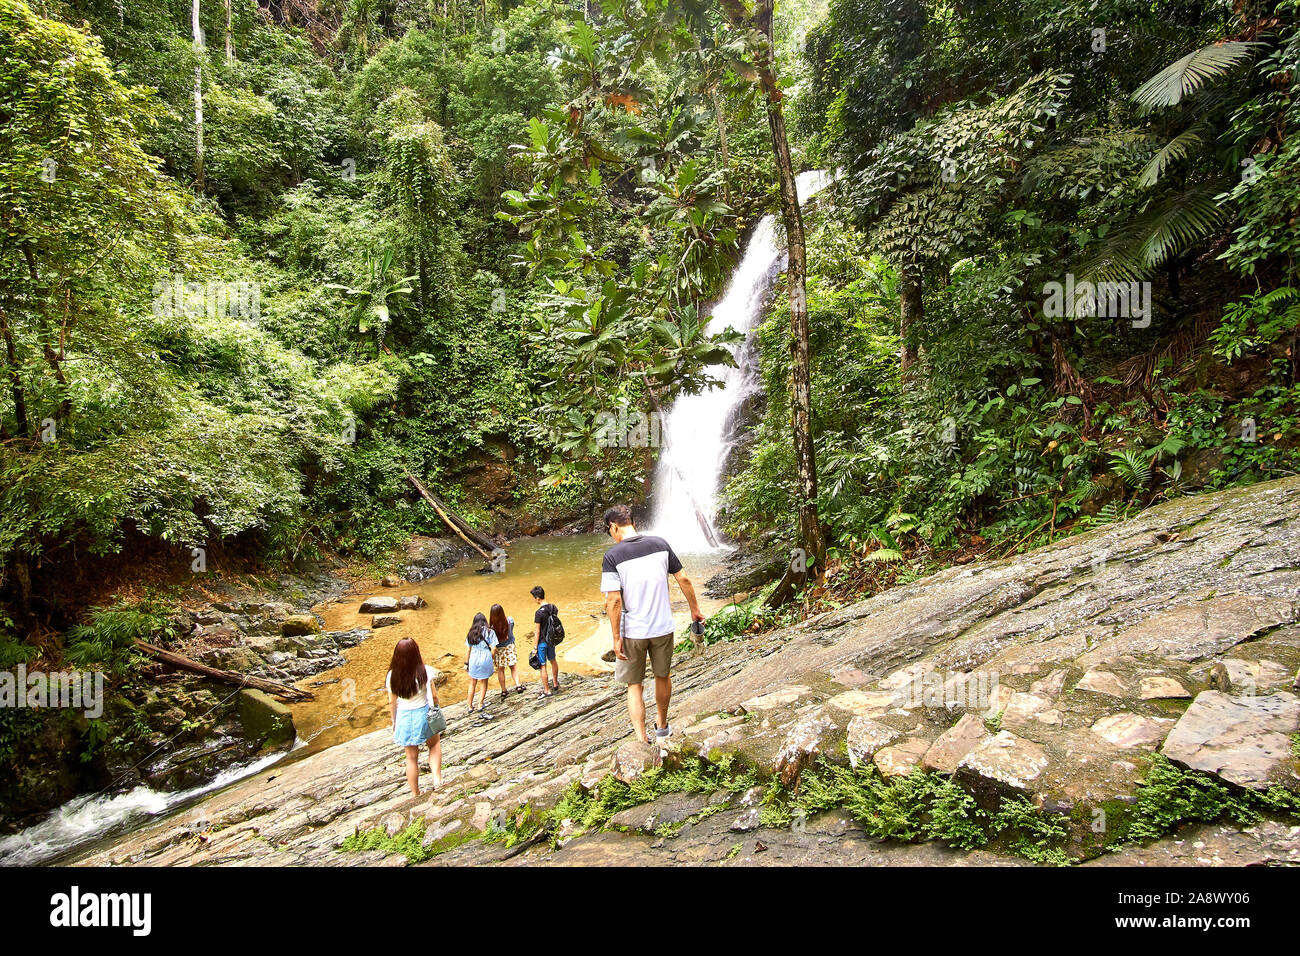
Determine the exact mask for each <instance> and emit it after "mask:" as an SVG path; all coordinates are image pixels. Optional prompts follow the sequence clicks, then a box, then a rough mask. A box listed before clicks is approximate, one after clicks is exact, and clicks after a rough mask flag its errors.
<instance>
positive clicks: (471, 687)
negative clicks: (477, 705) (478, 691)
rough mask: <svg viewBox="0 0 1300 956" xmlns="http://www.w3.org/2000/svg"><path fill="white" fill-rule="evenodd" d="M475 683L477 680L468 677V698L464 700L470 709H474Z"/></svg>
mask: <svg viewBox="0 0 1300 956" xmlns="http://www.w3.org/2000/svg"><path fill="white" fill-rule="evenodd" d="M477 683H478V681H476V680H474V678H472V677H471V678H470V679H469V700H468V701H466V702H465V703H466V705H467V706H468V707H469V709H470V710H473V709H474V685H475V684H477Z"/></svg>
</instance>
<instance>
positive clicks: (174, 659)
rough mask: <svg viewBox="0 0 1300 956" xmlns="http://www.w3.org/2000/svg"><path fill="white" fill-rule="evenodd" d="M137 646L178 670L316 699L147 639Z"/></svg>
mask: <svg viewBox="0 0 1300 956" xmlns="http://www.w3.org/2000/svg"><path fill="white" fill-rule="evenodd" d="M135 646H136V647H138V648H139V649H140V650H142V651H144V653H146V654H148V655H149V656H150V657H152V658H153V659H154V660H156V661H158V662H159V663H161V664H166V665H167V666H168V667H174V668H176V669H177V670H182V671H189V672H190V673H191V674H199V675H200V676H203V677H211V678H212V679H213V680H219V681H225V682H226V683H228V684H236V685H238V686H240V687H252V688H254V689H255V690H261V691H265V692H266V693H268V694H273V695H275V696H276V697H282V698H284V699H285V700H294V701H298V700H315V698H316V695H315V694H313V693H312V692H311V691H306V690H299V689H298V688H297V687H291V686H290V685H288V684H282V683H280V682H279V681H276V680H267V679H266V678H265V677H253V676H252V675H251V674H237V673H235V672H234V671H223V670H221V669H220V668H217V667H209V666H208V665H207V664H200V663H199V662H198V661H192V660H190V659H189V658H188V657H186V656H184V655H183V654H176V653H173V652H172V651H165V650H163V649H162V648H161V647H155V646H154V645H152V644H148V643H146V642H145V641H136V642H135Z"/></svg>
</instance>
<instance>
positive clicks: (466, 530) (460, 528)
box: [406, 472, 500, 561]
mask: <svg viewBox="0 0 1300 956" xmlns="http://www.w3.org/2000/svg"><path fill="white" fill-rule="evenodd" d="M406 477H407V479H409V480H410V482H411V484H412V485H413V486H414V487H415V490H416V491H418V492H419V493H420V495H421V497H423V498H424V500H425V501H427V502H429V504H430V505H431V506H432V507H433V510H434V511H436V512H438V517H440V518H442V520H443V522H444V523H445V524H446V525H447V527H448V528H450V529H451V530H452V531H454V532H456V536H457V537H459V538H460V539H461V540H462V541H464V542H465V543H466V544H467V545H469V546H470V547H471V548H473V549H474V550H475V551H477V552H478V553H479V554H481V555H483V557H484V558H486V559H487V560H489V561H491V560H492V554H491V553H489V552H488V551H485V550H484V548H490V549H491V551H493V552H495V551H498V550H500V549H499V548H497V545H496V542H495V541H493V540H492V539H491V538H489V537H488V536H487V535H484V534H480V533H479V532H477V531H475V530H474V529H473V528H472V527H470V525H469V524H468V523H466V522H465V521H464V519H461V518H458V517H457V516H456V515H454V514H452V513H451V509H449V508H448V507H447V506H446V505H445V504H443V503H442V502H441V501H439V500H438V499H437V498H436V497H434V496H433V494H431V493H430V491H429V489H428V488H426V487H424V482H422V481H421V480H420V479H419V478H416V477H415V475H413V474H411V473H410V472H407V473H406Z"/></svg>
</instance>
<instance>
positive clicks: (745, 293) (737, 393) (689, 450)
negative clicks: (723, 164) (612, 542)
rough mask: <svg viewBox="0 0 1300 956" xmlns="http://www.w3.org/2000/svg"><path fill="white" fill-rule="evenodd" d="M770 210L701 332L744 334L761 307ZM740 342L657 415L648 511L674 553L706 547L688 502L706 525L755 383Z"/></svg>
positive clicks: (808, 181) (770, 253)
mask: <svg viewBox="0 0 1300 956" xmlns="http://www.w3.org/2000/svg"><path fill="white" fill-rule="evenodd" d="M832 179H833V176H832V175H831V174H829V173H826V172H823V171H820V170H818V171H815V172H807V173H800V174H799V176H798V178H797V180H796V183H797V186H798V193H799V203H800V205H802V204H803V203H805V202H807V201H808V200H809V199H810V198H812V197H813V196H815V195H816V194H817V193H818V192H820V191H821V190H822V189H824V188H825V187H826V186H827V185H829V184H830V182H831V180H832ZM780 232H781V230H780V227H779V226H778V224H777V218H776V217H775V216H764V217H763V218H762V219H761V220H759V223H758V225H757V226H755V227H754V232H753V234H752V235H751V236H750V237H749V243H748V245H746V247H745V254H744V255H743V256H742V257H741V260H740V263H739V265H737V266H736V271H735V273H734V274H733V275H732V277H731V283H730V284H729V285H728V286H727V291H726V294H725V295H723V297H722V299H721V301H719V302H718V304H717V306H716V307H715V308H714V310H713V315H712V317H711V318H710V320H709V326H708V331H709V334H711V335H712V334H716V333H718V332H721V331H723V330H724V329H725V328H726V327H727V326H731V327H732V328H733V329H735V330H736V331H737V332H740V333H741V334H743V335H744V336H745V337H746V342H747V341H748V337H749V335H750V333H751V332H752V331H753V329H754V326H756V325H757V324H758V323H759V321H760V320H761V319H762V314H763V306H764V304H765V303H766V300H767V297H768V293H769V292H770V291H771V288H772V284H773V283H774V282H775V281H776V277H777V276H778V275H779V274H780V273H781V271H782V270H783V269H784V268H785V264H786V253H785V249H784V247H783V245H782V243H781V235H780ZM752 352H753V350H750V349H747V348H746V347H745V343H742V344H740V345H738V346H737V347H736V351H735V353H734V354H735V356H736V362H737V367H736V368H724V369H723V370H722V374H721V375H720V376H719V377H720V378H721V379H722V384H721V385H718V386H715V387H714V388H711V389H708V390H707V391H704V392H701V393H700V394H698V395H683V396H682V397H681V398H679V399H678V400H677V401H676V402H675V403H674V404H673V407H672V408H671V409H669V410H668V411H667V412H666V413H665V414H666V416H667V417H666V418H665V420H664V433H665V435H666V442H665V447H664V448H663V449H662V450H661V451H660V455H659V464H658V468H657V470H656V472H655V485H654V487H655V497H656V504H655V512H654V519H653V521H652V522H651V529H650V530H651V532H652V533H654V534H657V535H661V536H662V537H664V538H666V539H667V540H668V542H669V544H671V545H672V546H673V549H674V550H676V551H681V552H683V553H688V554H690V553H698V552H706V551H712V550H713V548H712V546H710V544H709V542H708V540H707V539H706V538H705V536H704V531H703V529H701V528H700V524H699V521H698V519H697V518H696V515H695V507H694V506H695V505H699V508H700V511H701V512H703V514H704V516H705V517H706V518H707V519H708V521H709V523H710V524H711V525H712V524H713V523H714V519H715V518H716V516H717V494H718V485H719V484H720V482H721V478H722V467H723V464H724V462H725V461H726V459H727V455H728V453H729V452H730V451H731V449H732V447H733V446H734V445H735V443H736V439H737V438H738V437H739V436H738V434H737V431H738V429H737V425H738V423H737V421H736V412H737V410H738V409H740V408H741V407H742V406H743V404H744V402H745V401H746V400H747V399H748V398H749V397H750V396H752V395H753V394H754V393H755V392H756V391H757V390H758V388H759V381H758V367H757V364H756V363H757V358H756V356H754V355H753V354H752Z"/></svg>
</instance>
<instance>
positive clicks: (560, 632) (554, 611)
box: [546, 604, 564, 647]
mask: <svg viewBox="0 0 1300 956" xmlns="http://www.w3.org/2000/svg"><path fill="white" fill-rule="evenodd" d="M546 641H547V643H548V644H550V645H551V646H552V647H554V646H555V645H557V644H563V643H564V624H563V623H561V621H560V609H559V608H558V607H556V606H555V605H554V604H552V605H551V624H550V627H548V628H547V629H546Z"/></svg>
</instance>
